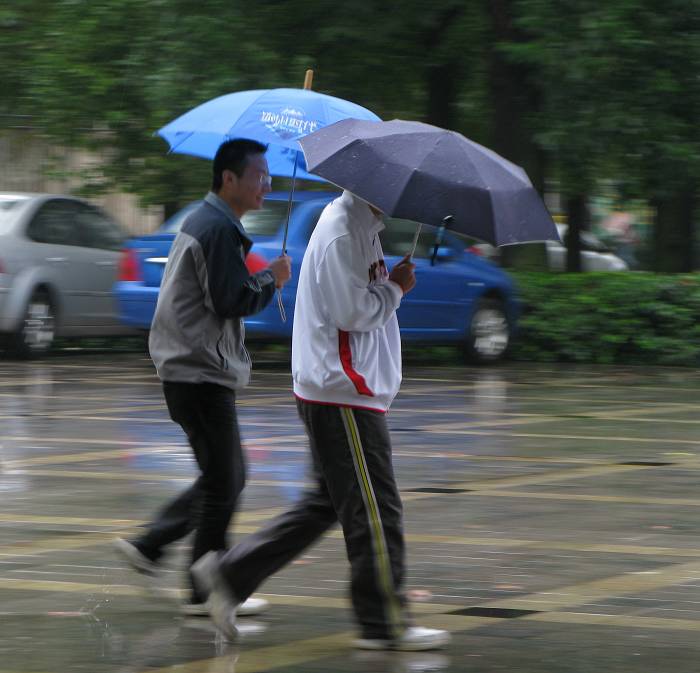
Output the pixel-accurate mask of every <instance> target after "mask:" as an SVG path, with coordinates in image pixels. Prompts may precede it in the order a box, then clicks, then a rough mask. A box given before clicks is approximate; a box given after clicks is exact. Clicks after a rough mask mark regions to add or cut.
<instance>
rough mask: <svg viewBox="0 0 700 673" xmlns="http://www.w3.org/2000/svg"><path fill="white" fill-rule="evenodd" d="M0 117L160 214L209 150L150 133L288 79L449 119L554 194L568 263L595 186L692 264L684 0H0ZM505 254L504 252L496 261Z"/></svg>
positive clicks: (691, 27)
mask: <svg viewBox="0 0 700 673" xmlns="http://www.w3.org/2000/svg"><path fill="white" fill-rule="evenodd" d="M0 64H1V65H2V67H1V68H0V91H2V96H1V97H0V115H1V117H0V118H1V119H2V120H4V123H3V127H4V128H10V127H12V126H13V125H20V124H21V125H29V126H31V128H32V129H34V130H35V131H36V132H37V133H40V134H42V135H43V136H45V137H47V138H49V139H51V140H52V141H54V142H56V143H59V144H62V145H64V146H71V147H83V148H87V149H93V150H94V149H99V150H100V152H101V153H102V156H106V157H107V158H108V160H107V161H106V162H105V163H104V164H103V165H101V166H99V167H96V168H95V169H94V170H93V172H92V174H90V175H86V176H85V187H86V190H88V191H92V192H93V193H97V192H99V191H100V190H102V191H104V190H109V189H115V188H118V189H120V190H126V191H130V192H133V193H135V194H138V195H139V196H140V197H141V199H142V202H143V203H144V204H145V205H150V204H162V205H164V207H165V213H166V215H167V214H169V213H171V212H173V211H174V210H176V209H177V208H178V207H180V206H181V205H183V204H184V203H186V202H188V201H190V200H191V199H192V198H194V197H197V196H200V195H201V192H202V191H203V189H206V186H207V184H208V182H209V171H210V166H209V164H208V162H203V161H201V160H197V159H194V158H188V157H185V156H181V155H171V156H168V155H166V147H165V143H164V142H163V141H162V140H160V139H159V138H155V137H154V136H153V133H154V131H156V130H157V129H158V128H160V127H161V126H162V125H163V124H165V123H166V122H168V121H170V120H171V119H173V118H174V117H176V116H178V115H179V114H181V113H183V112H185V111H186V110H188V109H189V108H191V107H193V106H195V105H197V104H199V103H201V102H203V101H205V100H207V99H209V98H212V97H214V96H217V95H221V94H223V93H227V92H230V91H237V90H243V89H252V88H270V87H277V86H301V84H302V82H303V76H304V71H305V69H306V68H313V69H314V70H315V81H314V88H315V89H317V90H319V91H322V92H324V93H329V94H332V95H336V96H340V97H343V98H347V99H350V100H353V101H355V102H357V103H359V104H361V105H363V106H365V107H368V108H370V109H372V110H373V111H375V112H376V113H377V114H379V115H380V116H381V117H382V118H384V119H391V118H394V117H399V118H405V119H416V120H422V121H426V122H429V123H433V124H437V125H439V126H443V127H447V128H451V129H454V130H457V131H460V132H462V133H464V134H465V135H466V136H468V137H469V138H471V139H473V140H476V141H477V142H481V143H483V144H485V145H487V146H489V147H491V148H493V149H494V150H495V151H497V152H499V153H500V154H502V155H504V156H505V157H507V158H508V159H510V160H511V161H514V162H515V163H517V164H520V165H522V166H523V167H524V168H525V169H526V170H527V172H528V174H529V175H530V177H531V178H532V180H533V182H534V183H535V185H536V186H537V187H538V189H540V191H541V192H543V193H544V192H545V191H547V192H550V193H554V192H555V193H557V194H558V195H559V197H560V200H561V209H562V212H563V214H564V215H565V217H566V218H567V221H568V223H569V225H570V227H569V229H570V241H569V269H570V270H577V268H578V264H579V257H578V250H579V247H580V242H579V235H578V234H579V231H580V230H582V229H585V228H587V227H589V226H590V223H591V222H590V220H591V213H590V208H589V204H590V202H591V199H592V197H594V196H596V195H598V194H599V193H600V185H602V184H604V185H606V187H605V189H606V190H607V192H609V191H610V189H611V187H610V185H613V186H614V190H615V194H614V197H613V198H614V200H615V202H616V204H617V205H618V206H619V208H621V209H624V208H626V206H627V204H629V203H639V202H640V201H641V202H642V203H643V204H644V206H645V207H646V206H648V207H649V209H650V211H649V212H650V213H651V220H652V221H651V230H652V232H653V235H652V236H651V237H650V239H649V245H650V246H652V248H653V254H652V255H650V256H649V259H650V260H651V261H650V265H651V268H653V269H654V270H656V271H671V272H678V271H690V270H692V269H694V268H697V267H698V266H700V264H699V262H698V238H699V237H698V232H697V227H696V225H695V221H696V219H697V185H698V177H699V175H700V151H699V149H700V147H699V139H700V138H699V135H700V133H699V130H698V123H697V120H698V118H699V112H700V74H699V73H700V0H667V2H665V3H664V5H663V7H661V6H660V5H659V3H658V1H657V0H609V1H608V2H606V3H601V2H598V1H593V0H472V1H471V2H465V0H438V1H437V2H435V1H428V0H404V2H402V3H401V4H400V5H392V4H391V3H386V2H380V1H379V0H352V1H349V2H337V1H333V2H331V1H330V0H306V1H300V2H286V1H282V0H260V1H259V2H257V3H245V4H244V3H236V2H231V1H230V0H226V1H224V0H207V2H193V1H192V0H109V1H106V0H92V1H87V0H5V2H4V3H3V4H2V5H1V6H0ZM506 261H507V260H506Z"/></svg>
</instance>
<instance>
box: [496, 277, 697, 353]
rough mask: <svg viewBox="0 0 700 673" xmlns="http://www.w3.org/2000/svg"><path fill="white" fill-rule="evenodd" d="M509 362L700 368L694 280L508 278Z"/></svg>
mask: <svg viewBox="0 0 700 673" xmlns="http://www.w3.org/2000/svg"><path fill="white" fill-rule="evenodd" d="M513 276H514V278H515V282H516V285H517V287H518V290H519V294H520V298H521V301H522V314H521V317H520V321H519V329H518V334H517V336H516V338H515V340H514V342H513V344H512V346H511V353H510V355H511V358H512V359H515V360H528V361H536V362H551V361H564V362H592V363H599V364H657V365H685V366H698V365H700V274H693V275H659V274H651V273H644V272H622V273H580V274H552V273H522V272H518V273H514V274H513Z"/></svg>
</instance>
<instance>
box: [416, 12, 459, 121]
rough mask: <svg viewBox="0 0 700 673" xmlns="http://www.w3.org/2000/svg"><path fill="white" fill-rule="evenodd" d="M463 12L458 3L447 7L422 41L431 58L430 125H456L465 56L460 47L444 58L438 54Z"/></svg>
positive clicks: (427, 74)
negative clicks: (459, 82)
mask: <svg viewBox="0 0 700 673" xmlns="http://www.w3.org/2000/svg"><path fill="white" fill-rule="evenodd" d="M463 11H464V9H463V8H462V7H458V6H452V7H449V8H447V9H446V10H445V11H444V12H443V13H442V15H441V16H439V17H438V20H437V22H436V23H435V25H434V26H432V27H431V29H430V30H429V31H428V32H427V33H426V34H425V35H424V36H423V40H422V42H423V47H424V50H425V54H427V55H428V61H429V64H428V66H427V67H426V70H425V88H426V91H427V92H428V100H427V107H426V110H425V120H426V122H428V124H434V125H435V126H440V127H442V128H446V129H451V128H454V126H455V123H454V120H455V101H456V100H457V83H458V81H459V71H460V64H461V60H462V55H461V54H460V53H459V52H458V51H457V50H456V48H455V49H454V50H453V51H452V52H448V55H447V56H446V57H445V58H443V59H439V58H438V57H436V54H438V53H439V52H441V51H444V47H443V42H444V40H445V34H446V33H447V31H448V30H449V29H450V26H451V25H452V24H453V23H454V21H456V20H457V18H458V17H459V15H460V14H461V13H462V12H463ZM432 59H436V62H432Z"/></svg>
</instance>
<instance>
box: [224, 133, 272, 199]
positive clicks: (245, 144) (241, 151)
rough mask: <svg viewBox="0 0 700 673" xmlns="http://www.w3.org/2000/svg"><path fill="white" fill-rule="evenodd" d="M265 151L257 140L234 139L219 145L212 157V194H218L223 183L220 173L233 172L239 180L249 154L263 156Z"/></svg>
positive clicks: (265, 147) (265, 148)
mask: <svg viewBox="0 0 700 673" xmlns="http://www.w3.org/2000/svg"><path fill="white" fill-rule="evenodd" d="M266 151H267V145H263V144H262V143H259V142H258V141H257V140H247V139H245V138H234V139H233V140H226V141H225V142H223V143H221V145H220V146H219V149H218V150H216V156H215V157H214V176H213V179H212V182H211V190H212V192H218V191H219V190H220V189H221V185H222V184H223V183H224V179H223V177H222V173H223V172H224V171H225V170H229V171H233V172H234V173H235V174H236V175H237V176H238V177H239V178H240V177H242V175H243V172H244V171H245V167H246V166H247V165H248V156H249V155H250V154H264V153H265V152H266Z"/></svg>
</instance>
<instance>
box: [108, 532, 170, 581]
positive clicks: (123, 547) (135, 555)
mask: <svg viewBox="0 0 700 673" xmlns="http://www.w3.org/2000/svg"><path fill="white" fill-rule="evenodd" d="M112 544H113V545H114V549H115V551H116V552H117V553H118V554H119V555H120V556H121V557H122V558H123V559H124V560H125V561H126V562H127V563H128V564H129V565H130V566H131V568H132V569H133V570H135V571H136V572H137V573H141V574H142V575H157V574H158V571H159V567H158V564H157V563H155V562H154V561H151V559H149V558H148V557H147V556H144V555H143V554H142V553H141V552H140V551H139V550H138V549H137V548H136V547H135V546H134V545H133V544H131V542H129V541H128V540H124V539H123V538H121V537H118V538H116V539H115V540H114V542H113V543H112Z"/></svg>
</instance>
